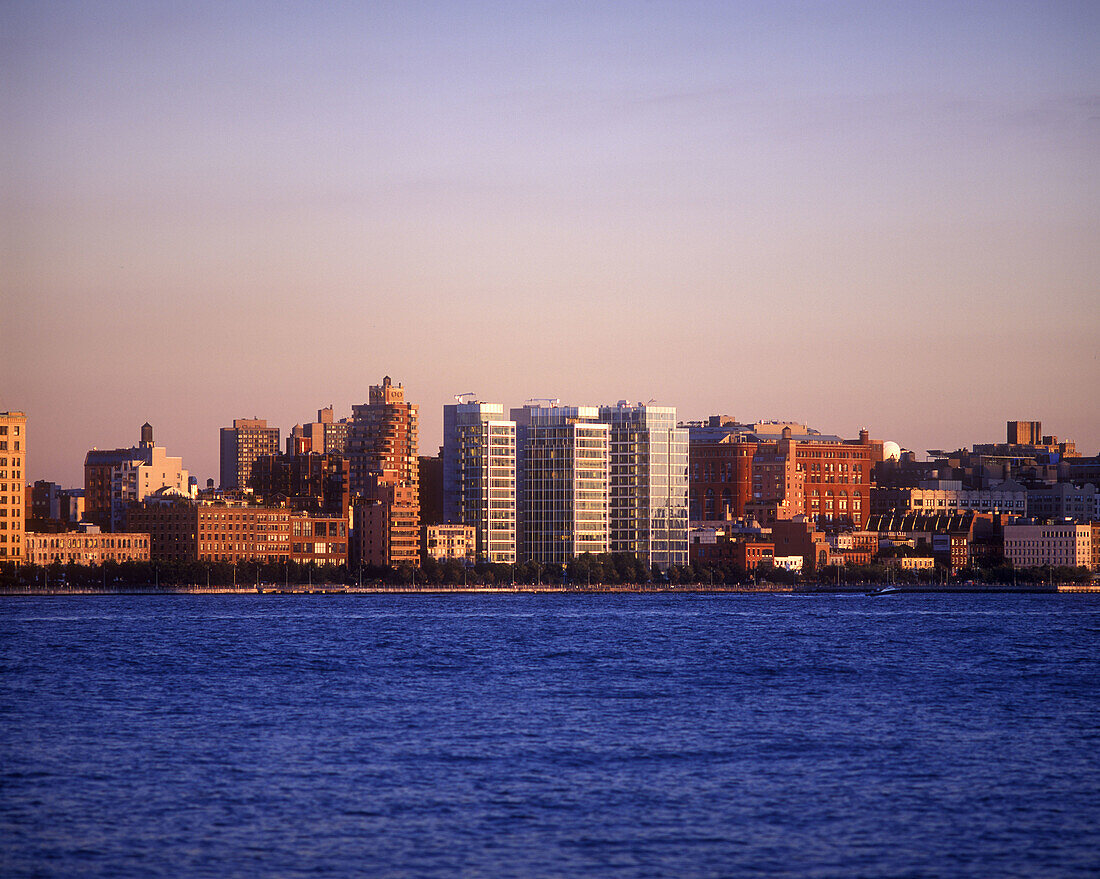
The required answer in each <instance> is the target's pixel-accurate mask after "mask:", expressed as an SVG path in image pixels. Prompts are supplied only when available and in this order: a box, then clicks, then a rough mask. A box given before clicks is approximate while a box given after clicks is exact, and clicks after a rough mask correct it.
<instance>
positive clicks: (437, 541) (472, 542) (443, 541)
mask: <svg viewBox="0 0 1100 879" xmlns="http://www.w3.org/2000/svg"><path fill="white" fill-rule="evenodd" d="M426 531H427V536H426V540H425V546H426V548H427V553H428V555H429V556H430V557H431V558H433V559H436V560H438V561H445V560H448V559H450V560H455V561H460V562H464V563H466V564H473V563H474V560H475V559H476V557H477V529H476V528H475V527H474V526H473V525H429V526H427V528H426Z"/></svg>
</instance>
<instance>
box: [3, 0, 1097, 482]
mask: <svg viewBox="0 0 1100 879" xmlns="http://www.w3.org/2000/svg"><path fill="white" fill-rule="evenodd" d="M364 6H365V4H364ZM1098 34H1100V11H1098V7H1097V6H1096V5H1095V4H1090V3H1076V4H1075V3H1043V4H1015V3H995V4H994V3H991V4H966V6H965V8H960V5H959V4H953V3H948V4H942V5H940V4H934V3H912V4H881V3H867V4H845V3H823V4H808V3H791V4H784V3H778V4H776V3H759V4H751V3H750V4H727V3H714V4H711V3H690V2H677V3H667V4H663V3H651V4H630V5H625V4H624V5H617V4H604V5H598V6H596V7H595V8H593V6H592V4H580V3H577V4H572V3H561V4H532V5H528V4H522V3H521V4H516V3H507V4H503V3H502V4H487V3H476V4H474V3H471V4H439V5H436V4H406V3H395V4H370V5H369V9H363V8H361V6H360V5H358V4H347V5H345V4H335V5H330V4H309V5H301V6H293V5H292V6H286V7H272V6H270V5H268V4H260V5H254V4H220V3H219V4H201V3H200V4H191V3H189V4H179V5H177V4H132V3H118V4H115V3H101V4H94V5H88V6H83V7H81V6H73V5H70V4H54V3H47V2H35V3H20V2H15V3H7V4H4V5H3V6H2V7H0V40H2V41H3V42H2V43H0V82H2V83H3V86H2V88H0V147H2V149H0V163H2V165H0V168H2V174H0V212H2V213H0V215H2V216H3V226H2V236H0V297H2V300H3V311H2V317H0V352H2V358H3V359H2V375H3V380H2V381H0V409H22V410H24V411H26V412H27V413H28V415H29V417H30V425H29V440H30V445H29V453H28V471H27V475H28V477H29V478H30V479H31V480H34V479H50V480H53V481H58V482H62V483H63V484H66V485H79V484H81V483H82V480H83V477H82V464H83V458H84V453H85V452H86V451H87V450H88V449H89V448H91V447H93V446H98V447H99V448H113V447H116V446H122V445H130V444H132V443H134V442H136V441H137V439H138V428H139V426H140V425H141V423H142V422H143V421H146V420H148V421H150V422H151V423H153V425H154V426H155V428H156V437H157V442H158V444H161V445H165V446H166V447H167V448H168V450H169V452H170V453H171V454H175V455H182V456H183V457H184V461H185V465H187V466H188V467H189V468H190V469H191V471H192V473H193V474H194V475H196V476H197V477H199V478H200V479H201V480H205V479H206V478H207V477H208V476H212V477H214V478H215V479H216V478H217V476H218V473H217V443H218V428H219V427H222V426H225V425H228V424H230V423H231V421H232V419H233V418H235V417H236V418H239V417H251V416H253V415H256V416H259V417H261V418H267V419H268V421H269V423H272V424H275V425H278V426H279V427H281V428H282V429H283V432H284V434H285V432H286V431H287V430H288V429H289V427H290V426H291V425H293V424H294V423H295V422H298V421H304V420H309V419H311V418H312V417H313V415H314V413H315V410H316V409H317V408H319V407H321V406H323V405H326V404H329V403H332V404H334V405H335V408H336V413H337V416H338V417H339V416H341V415H347V414H349V413H350V407H351V405H352V404H353V403H358V402H364V401H365V400H366V399H367V394H368V392H367V389H368V387H369V386H370V385H371V384H375V383H377V382H379V381H380V380H381V378H382V376H383V375H384V374H389V375H391V376H393V378H394V380H395V381H402V382H404V384H405V385H406V387H407V389H408V394H409V396H410V398H411V399H412V400H413V401H415V402H419V403H420V406H421V418H422V432H421V444H420V445H421V452H422V453H425V454H430V453H434V451H435V449H436V447H437V446H438V444H439V442H440V433H441V423H442V415H441V407H442V406H443V405H444V404H445V403H448V402H451V401H452V395H453V394H456V393H460V392H466V391H473V392H475V393H477V394H478V396H479V397H480V398H482V399H485V400H494V401H500V402H503V403H504V404H505V405H506V406H511V405H518V404H519V403H521V402H522V401H523V399H525V398H527V397H546V396H550V397H560V398H561V399H563V400H564V401H567V402H572V403H593V404H595V403H602V402H614V401H616V400H618V399H622V398H626V399H631V400H643V401H644V400H649V399H654V400H656V401H659V402H661V403H663V404H667V405H674V406H676V407H677V409H678V412H679V413H680V416H681V417H682V418H703V417H705V416H706V415H708V414H711V413H715V412H726V413H730V414H734V415H736V416H737V417H739V418H741V419H742V420H753V419H765V418H782V419H795V420H802V421H805V422H807V423H809V424H810V425H812V426H815V427H817V428H819V429H821V430H823V431H825V432H829V433H839V434H842V435H845V436H854V435H855V434H856V433H857V432H858V430H859V428H861V427H867V428H869V429H870V430H871V433H872V435H874V436H877V437H882V438H886V439H893V440H895V441H897V442H899V443H900V444H901V445H903V446H905V447H908V448H913V449H918V450H924V449H927V448H937V447H946V448H955V447H957V446H959V445H971V444H973V443H975V442H990V441H999V440H1001V439H1003V437H1004V424H1005V421H1006V420H1008V419H1026V420H1041V421H1042V422H1043V425H1044V430H1045V432H1047V433H1054V434H1057V435H1059V436H1060V437H1064V438H1071V439H1075V440H1076V441H1077V443H1078V446H1079V447H1080V448H1081V449H1082V450H1083V451H1084V452H1086V453H1088V454H1095V453H1096V452H1097V451H1100V406H1098V405H1097V396H1098V395H1097V392H1096V388H1097V387H1100V362H1098V355H1097V349H1098V348H1100V345H1098V340H1100V288H1098V278H1100V271H1098V269H1100V246H1098V245H1100V242H1098V241H1097V230H1098V229H1100V185H1098V184H1100V161H1098V159H1100V150H1098V147H1100V62H1098V61H1097V57H1098V53H1096V51H1095V46H1096V37H1097V35H1098Z"/></svg>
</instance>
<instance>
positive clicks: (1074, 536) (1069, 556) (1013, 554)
mask: <svg viewBox="0 0 1100 879" xmlns="http://www.w3.org/2000/svg"><path fill="white" fill-rule="evenodd" d="M1004 556H1005V560H1006V561H1008V562H1011V563H1012V565H1013V567H1017V568H1036V567H1043V566H1046V565H1050V566H1063V565H1064V566H1067V567H1071V568H1076V567H1079V566H1084V567H1089V566H1090V565H1091V564H1092V526H1091V525H1081V524H1075V523H1072V522H1063V523H1058V524H1051V525H1037V524H1031V523H1028V524H1009V525H1005V526H1004Z"/></svg>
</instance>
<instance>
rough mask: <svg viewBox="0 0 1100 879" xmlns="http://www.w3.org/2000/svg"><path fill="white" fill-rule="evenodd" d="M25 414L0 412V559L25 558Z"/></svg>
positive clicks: (15, 560)
mask: <svg viewBox="0 0 1100 879" xmlns="http://www.w3.org/2000/svg"><path fill="white" fill-rule="evenodd" d="M26 478H27V416H26V415H25V414H24V413H22V412H0V563H2V562H10V561H14V562H17V563H18V562H23V561H25V547H24V542H23V541H24V536H25V534H24V529H25V528H26V522H27V508H26V499H25V491H26V489H25V481H26Z"/></svg>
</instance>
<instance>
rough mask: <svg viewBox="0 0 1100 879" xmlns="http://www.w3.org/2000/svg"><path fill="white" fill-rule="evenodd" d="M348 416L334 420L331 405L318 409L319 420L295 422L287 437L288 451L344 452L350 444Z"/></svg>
mask: <svg viewBox="0 0 1100 879" xmlns="http://www.w3.org/2000/svg"><path fill="white" fill-rule="evenodd" d="M349 423H350V422H349V421H348V419H347V418H341V419H340V420H339V421H334V420H333V412H332V407H331V406H326V407H325V408H324V409H318V410H317V420H316V421H312V422H310V423H309V424H295V425H294V427H292V428H291V430H290V435H289V436H287V438H286V453H287V454H288V455H301V454H305V453H306V452H319V453H322V454H326V455H328V454H340V455H342V454H344V452H345V451H346V449H347V445H348V424H349Z"/></svg>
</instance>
